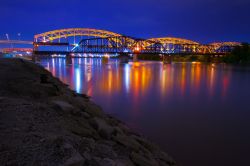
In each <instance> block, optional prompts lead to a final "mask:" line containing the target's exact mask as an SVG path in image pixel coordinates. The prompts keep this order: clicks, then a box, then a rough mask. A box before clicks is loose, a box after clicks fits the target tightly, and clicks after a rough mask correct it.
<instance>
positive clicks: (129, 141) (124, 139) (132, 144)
mask: <svg viewBox="0 0 250 166" xmlns="http://www.w3.org/2000/svg"><path fill="white" fill-rule="evenodd" d="M113 139H114V140H115V141H116V142H118V143H120V144H122V145H124V146H126V147H127V148H129V149H133V150H135V151H139V150H140V149H141V148H142V146H141V145H140V144H139V143H138V142H137V141H136V140H135V139H133V138H132V137H129V136H126V135H121V134H118V135H116V136H113Z"/></svg>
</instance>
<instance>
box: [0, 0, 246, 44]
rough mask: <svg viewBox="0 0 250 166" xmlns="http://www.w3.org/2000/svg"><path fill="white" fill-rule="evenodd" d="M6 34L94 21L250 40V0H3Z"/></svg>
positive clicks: (119, 27) (131, 30) (118, 27)
mask: <svg viewBox="0 0 250 166" xmlns="http://www.w3.org/2000/svg"><path fill="white" fill-rule="evenodd" d="M0 12H1V15H0V22H1V26H0V33H1V34H0V39H3V38H6V37H5V34H6V33H8V34H9V36H10V38H11V39H14V38H17V33H21V38H22V39H23V40H24V39H25V40H32V39H33V35H34V34H37V33H42V32H46V31H50V30H54V29H61V28H71V27H84V28H85V27H88V28H97V29H106V30H110V31H114V32H117V33H120V34H125V35H129V36H134V37H141V38H151V37H164V36H171V37H182V38H187V39H191V40H195V41H198V42H202V43H208V42H213V41H247V42H250V0H234V1H231V0H123V1H121V0H67V1H65V0H0Z"/></svg>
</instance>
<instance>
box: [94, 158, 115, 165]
mask: <svg viewBox="0 0 250 166" xmlns="http://www.w3.org/2000/svg"><path fill="white" fill-rule="evenodd" d="M89 165H93V166H115V162H114V161H113V160H111V159H109V158H104V159H101V158H99V157H93V159H92V161H91V163H90V164H89Z"/></svg>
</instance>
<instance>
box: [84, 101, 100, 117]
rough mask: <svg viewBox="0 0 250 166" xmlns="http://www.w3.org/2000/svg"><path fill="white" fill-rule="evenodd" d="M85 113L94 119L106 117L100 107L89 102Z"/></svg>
mask: <svg viewBox="0 0 250 166" xmlns="http://www.w3.org/2000/svg"><path fill="white" fill-rule="evenodd" d="M85 111H86V112H88V113H89V114H90V115H92V116H94V117H103V116H104V114H103V112H102V109H101V107H99V106H98V105H96V104H93V103H91V102H89V103H88V104H87V105H86V108H85Z"/></svg>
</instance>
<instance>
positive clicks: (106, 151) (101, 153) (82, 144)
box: [0, 59, 176, 166]
mask: <svg viewBox="0 0 250 166" xmlns="http://www.w3.org/2000/svg"><path fill="white" fill-rule="evenodd" d="M0 66H1V68H0V78H1V81H0V94H1V96H0V103H1V104H0V140H1V142H0V143H1V144H0V163H1V165H67V166H73V165H74V166H78V165H79V166H80V165H95V166H98V165H100V166H105V165H106V166H115V165H117V166H123V165H124V166H126V165H128V166H133V165H138V166H147V165H148V166H150V165H152V166H157V165H159V166H164V165H166V166H174V165H176V164H175V161H174V160H173V159H172V158H171V157H169V155H168V154H166V153H165V152H163V151H161V150H160V148H159V147H157V146H156V145H154V144H153V143H151V142H150V141H148V140H146V139H145V138H143V137H142V136H141V135H139V134H137V133H135V132H133V131H132V130H130V129H129V128H127V127H126V125H125V124H124V123H122V122H121V121H119V120H117V119H115V118H113V117H111V116H109V115H106V114H104V113H103V112H102V110H101V108H100V107H99V106H97V105H96V104H94V103H93V102H92V101H90V100H89V98H88V97H87V96H85V95H78V94H76V93H75V92H74V91H72V90H70V89H69V88H68V87H67V85H65V84H63V83H62V82H61V81H59V80H58V79H57V78H54V77H53V76H52V75H51V73H49V72H48V71H46V70H45V69H43V68H42V67H41V66H38V65H36V64H34V63H31V62H29V61H26V60H22V59H0Z"/></svg>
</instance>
